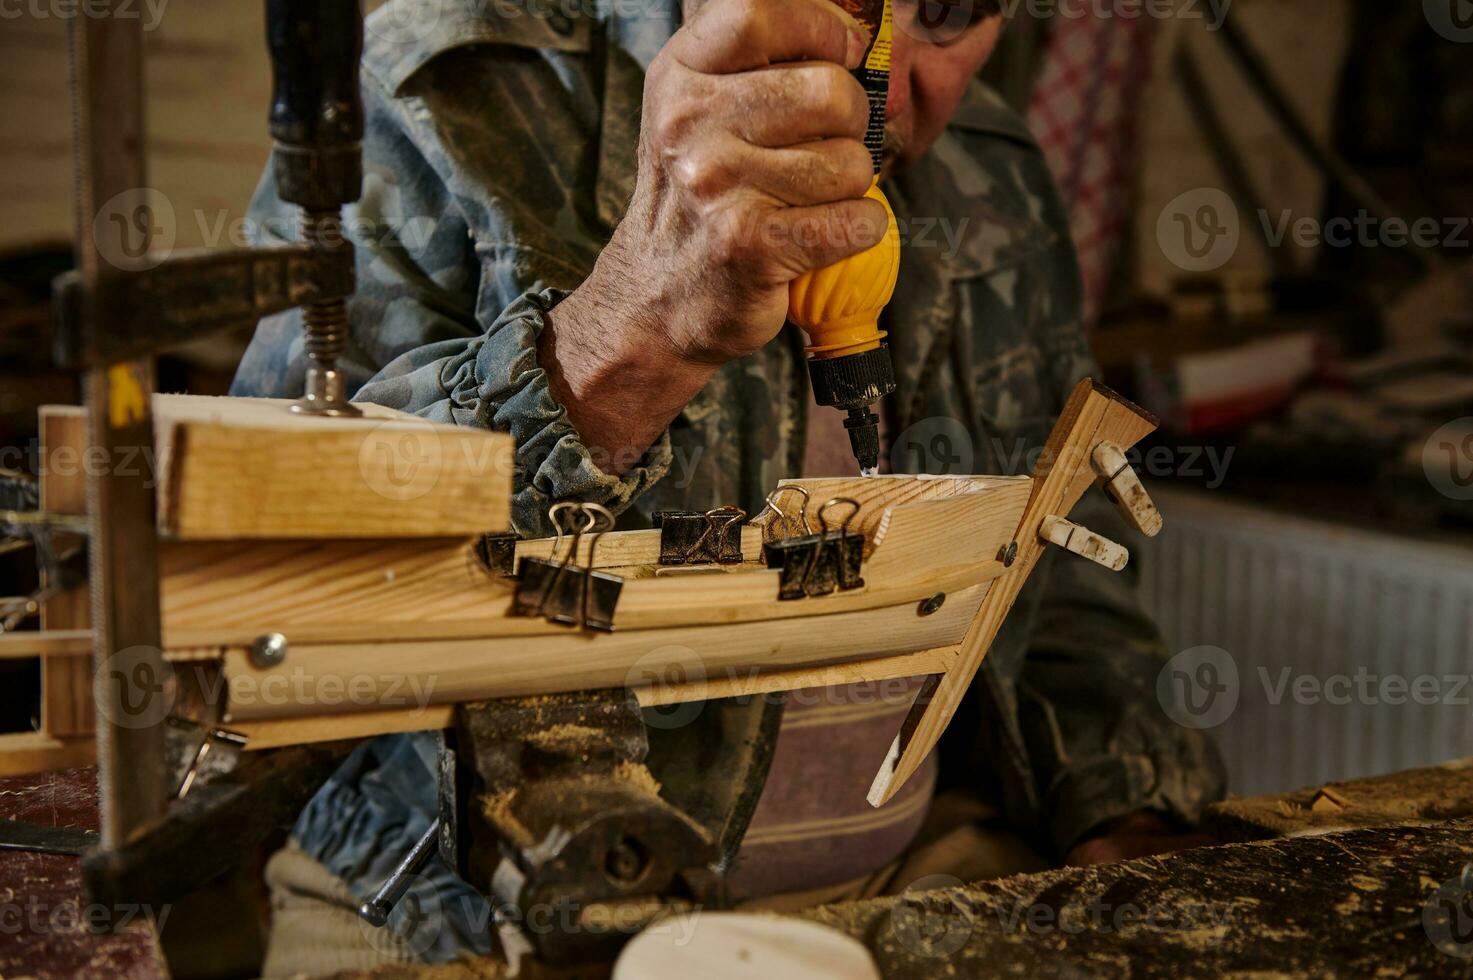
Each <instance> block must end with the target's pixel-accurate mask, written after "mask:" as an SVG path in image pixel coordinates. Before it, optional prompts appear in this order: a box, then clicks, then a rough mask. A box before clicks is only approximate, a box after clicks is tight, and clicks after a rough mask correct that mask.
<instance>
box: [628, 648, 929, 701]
mask: <svg viewBox="0 0 1473 980" xmlns="http://www.w3.org/2000/svg"><path fill="white" fill-rule="evenodd" d="M957 653H958V648H957V647H942V648H941V649H939V650H920V651H917V652H915V653H900V654H896V655H895V656H893V657H875V658H874V659H873V660H856V661H851V662H849V663H839V664H823V665H821V666H818V667H794V668H790V669H785V670H783V669H780V670H760V671H759V670H752V671H733V672H729V673H727V674H725V675H723V676H719V677H707V678H703V679H700V680H693V681H688V682H686V683H681V684H675V683H670V684H663V683H655V684H647V685H644V686H641V687H636V688H634V694H635V696H636V697H638V698H639V705H640V707H642V708H648V707H652V706H658V705H663V704H682V703H685V702H687V701H709V700H712V699H715V698H734V697H739V696H742V695H751V694H771V693H774V692H776V691H801V690H804V689H806V688H810V687H840V686H843V685H846V684H860V683H864V682H866V681H885V680H892V679H894V678H897V677H922V676H924V675H926V674H938V673H945V672H946V671H947V670H949V669H951V666H952V665H953V664H955V663H956V658H957Z"/></svg>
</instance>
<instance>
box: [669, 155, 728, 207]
mask: <svg viewBox="0 0 1473 980" xmlns="http://www.w3.org/2000/svg"><path fill="white" fill-rule="evenodd" d="M671 171H672V174H673V176H674V177H675V179H676V180H677V181H678V182H679V183H680V186H682V187H683V188H685V190H686V192H687V193H688V194H690V195H691V196H692V197H694V198H695V199H696V200H698V201H715V200H718V199H720V198H722V197H724V196H725V195H726V194H728V193H730V192H731V191H734V190H737V189H738V188H740V187H741V186H742V185H743V183H744V174H743V172H742V171H743V168H742V164H741V160H740V159H739V157H738V155H737V154H736V153H735V152H733V149H732V147H731V146H730V145H727V144H722V143H717V142H710V143H707V144H705V145H703V146H698V147H695V148H693V149H690V150H687V151H686V152H685V153H683V154H681V155H679V156H678V157H675V158H674V159H673V160H672V166H671Z"/></svg>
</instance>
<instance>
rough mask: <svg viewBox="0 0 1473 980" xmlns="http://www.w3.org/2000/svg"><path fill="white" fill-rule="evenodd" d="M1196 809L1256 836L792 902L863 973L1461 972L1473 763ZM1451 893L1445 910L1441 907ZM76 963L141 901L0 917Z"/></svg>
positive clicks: (17, 969)
mask: <svg viewBox="0 0 1473 980" xmlns="http://www.w3.org/2000/svg"><path fill="white" fill-rule="evenodd" d="M94 778H95V774H94V772H93V770H91V769H71V770H63V771H60V772H57V773H51V774H44V775H38V776H26V777H15V778H11V779H6V780H0V817H3V818H11V819H23V820H28V821H30V822H33V823H47V824H54V825H70V826H95V824H96V788H95V784H94V783H93V782H92V780H93V779H94ZM1210 825H1211V826H1213V827H1214V828H1215V829H1216V830H1217V832H1218V833H1219V834H1220V835H1223V836H1231V837H1234V838H1238V839H1243V838H1264V839H1258V840H1246V841H1244V842H1240V843H1233V844H1225V845H1222V846H1218V847H1210V848H1199V849H1197V850H1193V851H1183V852H1180V853H1177V854H1171V855H1165V856H1162V857H1153V858H1142V859H1138V860H1134V861H1126V862H1122V863H1119V864H1112V865H1101V866H1096V867H1090V868H1065V869H1059V870H1054V871H1044V872H1039V873H1036V874H1028V875H1017V876H1014V877H1011V878H1005V879H1001V880H997V881H988V882H980V883H976V884H971V885H958V886H957V887H953V888H945V889H940V890H935V891H928V892H925V893H923V894H910V895H903V896H900V897H891V898H877V899H872V900H869V901H864V902H853V903H846V904H840V905H831V906H825V907H823V908H819V909H814V910H811V911H808V912H805V913H803V914H802V916H801V917H802V918H805V919H809V920H811V921H814V922H818V923H821V924H823V925H826V926H829V927H831V928H834V929H837V930H839V931H841V932H843V933H845V934H847V935H850V936H853V937H855V938H856V939H858V940H859V941H860V942H862V943H863V944H864V945H865V946H866V947H867V948H868V949H869V950H870V952H871V955H872V956H873V957H874V959H875V962H876V964H877V965H878V967H879V969H880V971H881V974H882V975H883V976H885V977H887V978H892V977H893V978H897V980H909V978H916V980H921V978H924V980H930V978H933V977H943V976H957V977H994V976H996V977H1005V976H1019V977H1043V976H1050V977H1054V976H1057V977H1075V976H1078V977H1085V976H1088V977H1100V976H1105V977H1126V976H1129V977H1174V976H1184V975H1189V976H1215V975H1222V974H1231V973H1254V974H1269V973H1271V974H1273V975H1275V976H1303V977H1318V976H1330V975H1338V976H1369V975H1379V976H1439V977H1442V976H1446V977H1473V886H1464V884H1463V875H1464V874H1465V869H1468V868H1469V865H1470V864H1473V767H1469V766H1467V765H1453V766H1448V767H1438V768H1434V769H1425V770H1414V771H1411V772H1407V773H1399V774H1394V775H1391V776H1383V777H1377V778H1374V779H1367V780H1356V781H1350V782H1345V783H1334V784H1329V785H1327V786H1323V787H1315V788H1312V789H1307V790H1300V791H1295V792H1292V793H1286V794H1280V795H1278V796H1273V797H1259V798H1253V799H1233V800H1229V801H1226V802H1225V803H1223V804H1219V805H1218V806H1217V807H1215V808H1214V810H1213V814H1212V819H1211V820H1210ZM1334 827H1340V828H1347V827H1348V828H1350V829H1330V828H1334ZM1283 835H1289V836H1283ZM1469 874H1470V875H1473V871H1469ZM0 881H3V882H4V883H5V884H4V888H5V894H7V895H9V896H10V898H9V902H10V904H11V905H12V906H14V907H16V908H19V909H21V910H24V909H25V908H26V906H27V903H29V902H31V901H32V896H34V902H35V903H36V904H37V905H45V906H47V907H49V908H52V909H58V908H61V907H63V906H65V905H67V904H68V903H70V905H71V906H74V907H75V906H78V905H79V903H80V902H81V899H80V883H81V877H80V873H79V862H78V860H77V859H76V858H71V857H64V856H59V855H49V854H35V853H27V852H15V851H9V852H0ZM1469 881H1470V882H1473V877H1470V879H1469ZM1429 907H1431V908H1432V909H1433V910H1434V914H1431V915H1429V913H1428V909H1429ZM1438 909H1441V910H1442V912H1443V913H1444V914H1443V916H1442V917H1441V918H1439V917H1438V915H1437V914H1435V913H1436V911H1437V910H1438ZM1459 909H1460V910H1461V913H1460V914H1461V915H1462V918H1461V919H1457V920H1449V919H1448V918H1447V916H1446V914H1445V913H1447V912H1458V911H1459ZM71 921H73V922H76V921H78V919H77V916H75V915H73V916H71ZM0 925H7V923H0ZM1439 944H1440V945H1441V947H1442V948H1439ZM79 972H80V974H81V975H93V974H98V973H100V974H106V975H115V976H127V977H138V978H145V977H163V976H166V973H165V972H164V965H163V961H162V957H161V955H160V953H159V948H158V943H157V940H156V937H155V935H154V932H153V929H152V927H151V926H149V925H148V924H147V923H144V922H142V921H135V923H133V924H130V926H129V927H128V928H127V929H126V930H125V931H124V932H123V933H122V934H120V935H112V936H98V935H92V934H89V933H87V932H86V931H85V930H83V929H82V928H80V927H77V928H73V929H60V930H56V931H54V932H50V933H44V934H37V933H35V932H33V931H30V930H27V929H25V928H22V929H20V930H14V929H11V928H9V927H8V925H7V928H4V929H0V975H4V976H12V975H16V974H26V975H33V976H37V977H43V978H44V977H53V976H54V977H62V976H75V975H79ZM499 975H501V972H500V969H499V967H498V965H496V964H494V963H492V962H490V961H482V962H475V963H465V964H458V965H451V966H440V967H428V966H397V967H383V968H380V969H379V970H376V971H373V972H372V973H367V974H357V975H355V976H361V977H370V976H371V977H374V978H376V980H384V978H394V977H397V978H416V980H470V978H476V980H485V978H487V977H494V976H499ZM580 975H582V974H580ZM590 975H594V976H596V975H599V974H598V973H597V972H595V973H593V974H590Z"/></svg>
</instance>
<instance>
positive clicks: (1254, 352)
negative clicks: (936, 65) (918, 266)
mask: <svg viewBox="0 0 1473 980" xmlns="http://www.w3.org/2000/svg"><path fill="white" fill-rule="evenodd" d="M370 6H376V4H372V3H371V4H370ZM1004 6H1005V9H1009V10H1013V11H1014V14H1013V19H1012V24H1011V25H1010V27H1009V29H1008V31H1007V33H1006V34H1005V37H1004V41H1003V44H1002V47H1001V49H1000V51H999V54H998V56H997V58H996V59H995V60H994V61H993V62H992V63H991V64H990V65H989V66H988V69H987V77H988V80H989V81H990V82H991V83H992V84H994V85H995V86H996V87H997V88H998V89H999V90H1000V91H1001V92H1002V93H1003V94H1004V95H1005V96H1006V97H1007V98H1008V99H1009V100H1010V101H1011V102H1012V103H1013V104H1014V105H1016V106H1017V107H1018V109H1019V111H1020V112H1022V113H1023V114H1024V115H1025V116H1026V117H1027V119H1028V121H1029V124H1030V126H1031V128H1032V129H1033V132H1034V133H1035V134H1036V136H1037V137H1038V139H1039V141H1040V144H1041V145H1042V147H1043V149H1044V151H1045V153H1046V154H1047V155H1048V158H1049V161H1050V164H1051V166H1052V167H1053V169H1054V172H1055V175H1056V177H1057V178H1058V181H1059V184H1060V187H1061V190H1062V192H1063V194H1064V198H1065V202H1066V204H1067V206H1068V208H1069V210H1070V214H1071V222H1072V225H1073V228H1074V233H1075V237H1076V240H1077V242H1078V244H1079V249H1080V256H1081V265H1082V268H1083V272H1084V278H1085V288H1086V294H1087V297H1088V307H1089V320H1090V323H1089V329H1090V333H1091V336H1092V338H1093V341H1094V345H1095V349H1096V352H1097V355H1098V358H1099V361H1100V363H1101V366H1102V369H1103V372H1104V376H1105V380H1106V381H1107V382H1108V383H1110V384H1111V385H1113V386H1115V387H1117V388H1119V389H1120V390H1121V391H1123V392H1125V393H1127V394H1129V395H1131V396H1132V397H1134V398H1135V399H1136V400H1138V401H1140V402H1141V403H1142V404H1144V405H1146V406H1147V407H1148V408H1150V409H1152V410H1153V411H1155V412H1156V413H1158V414H1159V415H1160V416H1161V418H1162V419H1163V422H1164V425H1163V430H1162V432H1161V433H1160V435H1159V436H1158V437H1157V438H1156V439H1155V440H1154V441H1153V442H1152V443H1151V444H1150V446H1149V447H1148V448H1147V449H1146V451H1145V452H1143V453H1142V454H1141V455H1140V457H1139V458H1138V459H1137V460H1136V462H1137V464H1138V466H1139V468H1140V469H1141V470H1142V472H1143V474H1144V475H1145V477H1146V482H1147V485H1148V486H1149V487H1150V488H1151V490H1152V492H1153V493H1154V494H1155V495H1156V496H1157V500H1158V502H1159V503H1160V504H1161V508H1162V510H1163V512H1164V513H1165V515H1166V520H1167V530H1166V532H1165V533H1164V534H1163V535H1162V537H1161V538H1160V539H1158V541H1157V542H1156V543H1155V544H1154V545H1153V547H1152V548H1151V549H1149V550H1148V551H1147V552H1146V553H1145V554H1144V555H1142V556H1141V557H1142V563H1143V567H1144V569H1145V596H1146V599H1147V601H1148V603H1149V605H1150V606H1151V608H1152V611H1153V612H1154V613H1155V615H1156V616H1157V617H1158V619H1159V621H1160V622H1161V624H1162V626H1163V628H1164V629H1165V631H1166V633H1167V636H1168V639H1169V642H1170V643H1171V646H1172V650H1173V651H1179V652H1183V653H1185V654H1188V655H1189V659H1191V662H1192V663H1194V664H1200V663H1203V662H1210V663H1211V664H1212V665H1213V669H1214V670H1215V671H1217V674H1215V676H1218V677H1222V678H1224V680H1226V679H1227V674H1226V672H1227V671H1234V672H1236V680H1235V681H1234V685H1233V687H1234V700H1233V704H1232V706H1231V707H1229V708H1228V710H1227V711H1226V714H1225V715H1224V716H1223V717H1210V718H1204V719H1202V720H1201V723H1202V724H1204V725H1207V724H1210V725H1211V726H1212V727H1213V728H1214V730H1215V731H1216V733H1217V734H1218V736H1219V739H1220V741H1221V744H1222V746H1223V749H1224V752H1225V754H1226V755H1227V757H1228V760H1229V765H1230V769H1231V774H1232V788H1233V789H1234V790H1235V791H1236V792H1240V793H1252V792H1265V791H1270V790H1280V789H1287V788H1290V787H1297V786H1303V785H1309V784H1312V783H1315V782H1318V781H1321V780H1325V779H1329V778H1346V777H1353V776H1357V775H1361V774H1369V773H1382V772H1391V771H1396V770H1399V769H1404V768H1407V767H1410V766H1415V765H1421V764H1429V763H1435V762H1440V761H1443V760H1446V759H1448V758H1452V757H1456V756H1459V755H1466V754H1468V748H1469V746H1470V745H1473V712H1470V711H1469V710H1468V704H1469V700H1468V699H1469V698H1470V697H1473V691H1470V690H1462V692H1461V695H1460V696H1459V695H1458V692H1457V691H1452V690H1450V686H1449V685H1450V682H1449V680H1448V678H1454V679H1456V678H1457V677H1459V676H1461V677H1463V678H1464V680H1465V681H1466V679H1467V675H1468V673H1469V671H1470V664H1473V561H1470V558H1473V550H1470V548H1473V520H1470V518H1473V370H1470V366H1473V265H1470V258H1473V228H1470V226H1469V216H1470V215H1473V6H1470V5H1469V3H1468V2H1467V0H1425V2H1420V0H1403V2H1397V3H1387V2H1385V0H1155V2H1151V3H1149V4H1147V5H1146V6H1147V7H1148V8H1149V9H1150V10H1152V11H1155V12H1157V13H1158V14H1164V15H1158V16H1142V15H1140V8H1141V5H1140V4H1139V3H1136V2H1135V0H1087V2H1084V0H1081V2H1080V3H1078V4H1077V5H1076V4H1075V3H1073V2H1072V0H1071V2H1053V0H1032V2H1029V0H1009V2H1005V4H1004ZM140 10H141V11H142V14H143V16H145V17H148V16H150V14H151V12H152V11H154V10H158V11H161V16H159V17H158V20H157V23H156V24H154V25H152V26H151V28H150V29H149V30H148V32H147V34H146V37H147V44H148V66H147V76H148V96H149V113H150V116H149V120H148V124H149V130H150V143H149V151H150V169H151V179H152V182H153V186H154V188H155V189H156V190H157V192H158V194H157V196H156V197H157V200H160V201H162V202H164V203H163V204H162V205H161V206H160V210H159V217H160V219H161V227H163V228H164V234H163V235H161V236H160V237H159V239H158V241H157V242H156V244H161V245H164V246H169V247H173V248H193V247H228V246H230V245H232V244H240V243H241V240H240V236H241V234H242V229H243V222H244V214H245V205H246V203H247V201H248V200H249V198H250V195H251V192H252V190H253V189H254V187H255V185H256V182H257V179H258V177H259V175H260V173H261V170H262V167H263V165H264V163H265V162H266V159H267V153H268V141H267V138H266V130H265V109H266V104H267V97H268V90H269V78H268V73H267V64H266V52H265V45H264V40H263V37H262V33H263V31H262V11H261V6H260V4H257V3H164V4H163V5H160V4H159V3H155V4H152V5H149V4H140ZM1060 10H1066V11H1070V12H1071V13H1077V12H1081V11H1082V12H1084V14H1085V15H1084V16H1065V15H1063V14H1061V13H1060V12H1059V11H1060ZM1132 11H1135V16H1131V15H1130V14H1131V12H1132ZM12 13H14V14H15V16H12ZM66 27H67V24H66V21H65V20H64V19H62V18H60V17H58V16H56V15H54V14H53V15H51V16H45V15H44V14H37V13H36V12H35V11H34V10H33V9H32V8H22V7H19V6H17V7H16V8H15V10H14V11H11V12H8V13H6V14H5V15H4V19H3V20H0V131H3V132H4V134H5V136H4V139H5V151H4V152H5V162H6V166H5V168H4V169H5V174H6V177H7V179H6V180H5V181H3V182H0V216H3V217H0V349H3V355H4V356H3V361H0V447H3V450H0V451H3V453H4V456H3V458H0V466H4V467H8V468H11V469H22V470H27V469H31V470H33V469H34V464H35V459H34V453H33V452H32V449H31V447H33V445H34V439H35V435H36V408H37V406H38V405H41V404H44V403H49V402H71V401H75V400H76V398H77V387H76V377H75V376H74V375H72V374H68V373H64V372H60V371H57V370H55V369H54V368H53V367H52V366H51V361H50V356H49V351H50V341H49V332H50V328H49V323H50V319H49V309H48V306H49V283H50V280H51V278H52V277H53V276H54V275H56V274H57V273H59V272H61V271H63V270H65V269H67V268H68V267H69V266H70V263H71V250H70V246H69V244H68V243H69V239H70V237H71V233H72V227H73V221H74V218H73V214H72V199H71V195H72V178H71V165H72V161H71V146H70V125H71V124H70V109H69V103H68V96H67V79H66V43H67V40H66ZM490 124H494V123H490V122H489V121H488V125H490ZM246 339H247V338H246V336H245V335H241V336H236V337H231V338H228V339H216V340H211V341H209V342H208V343H204V344H197V345H194V346H190V347H187V348H184V349H180V350H178V351H176V352H174V353H173V354H172V355H171V356H169V357H167V358H165V359H164V360H163V362H162V363H161V367H160V387H161V388H162V389H163V390H166V391H190V392H195V393H203V394H223V393H224V392H225V390H226V388H227V386H228V383H229V380H230V377H231V374H232V372H233V369H234V366H235V363H236V361H237V359H238V358H239V356H240V354H241V351H242V350H243V347H244V344H245V341H246ZM0 563H3V568H0V593H3V594H5V595H8V596H24V595H26V594H27V593H28V592H29V591H30V590H31V589H34V588H35V582H34V579H33V577H32V569H31V568H30V558H29V556H28V555H24V554H11V555H5V556H3V557H0ZM1203 648H1207V649H1206V650H1205V651H1204V649H1203ZM1224 657H1225V658H1226V659H1224ZM1192 658H1194V659H1192ZM0 669H3V670H4V671H6V672H7V674H6V676H5V677H3V678H0V728H3V729H6V730H24V729H26V728H28V727H30V726H31V725H32V724H33V723H34V716H35V713H36V711H37V707H36V704H37V701H36V690H37V681H36V679H35V665H34V664H33V663H26V662H20V661H15V662H10V663H8V664H4V665H0ZM1388 675H1390V676H1395V677H1400V678H1401V679H1402V688H1403V689H1402V690H1401V693H1400V694H1399V695H1398V694H1396V693H1395V691H1392V692H1391V693H1388V692H1387V691H1386V689H1385V686H1384V685H1380V684H1379V681H1380V679H1382V678H1385V677H1387V676H1388ZM1341 676H1344V677H1346V678H1349V679H1350V680H1351V681H1352V682H1355V680H1356V678H1358V677H1370V678H1372V679H1373V680H1371V682H1370V683H1371V684H1372V685H1379V686H1375V688H1374V691H1375V693H1374V694H1373V696H1371V697H1369V698H1367V697H1365V696H1361V695H1355V694H1354V693H1353V692H1352V698H1351V702H1350V703H1349V704H1344V703H1338V702H1339V701H1340V697H1339V696H1338V694H1337V693H1336V692H1337V691H1338V687H1336V686H1335V685H1334V684H1333V683H1326V681H1327V680H1329V679H1333V678H1338V677H1341ZM1306 677H1307V678H1310V679H1311V680H1314V681H1317V682H1318V684H1319V689H1318V692H1317V693H1316V692H1315V691H1313V690H1311V689H1310V687H1304V686H1303V685H1300V684H1298V681H1299V680H1300V679H1302V678H1306ZM1421 677H1433V678H1438V679H1439V680H1440V687H1439V691H1440V694H1439V698H1438V701H1437V703H1435V704H1425V703H1419V698H1418V696H1417V695H1416V693H1415V690H1408V689H1406V688H1408V686H1409V685H1410V684H1411V683H1412V682H1415V681H1416V679H1417V678H1421ZM1312 686H1313V685H1311V687H1312ZM1285 699H1298V703H1299V704H1300V705H1301V706H1302V708H1303V710H1295V711H1276V710H1273V709H1274V708H1275V707H1277V706H1278V705H1279V704H1281V703H1283V701H1284V700H1285Z"/></svg>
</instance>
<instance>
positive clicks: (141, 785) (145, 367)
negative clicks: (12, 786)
mask: <svg viewBox="0 0 1473 980" xmlns="http://www.w3.org/2000/svg"><path fill="white" fill-rule="evenodd" d="M125 14H126V12H125V11H123V10H122V9H121V3H120V2H119V0H99V2H98V3H96V4H95V5H94V7H93V8H91V9H90V10H89V15H88V16H86V17H76V18H73V19H72V20H71V23H70V30H71V52H70V53H71V70H72V86H71V88H72V101H73V107H74V124H75V133H74V136H75V139H74V144H75V149H76V177H77V188H76V190H77V193H76V201H77V234H76V250H77V268H78V270H79V271H80V273H81V276H82V282H83V285H84V288H85V289H86V290H87V296H88V300H87V305H86V308H85V311H84V316H86V317H87V319H88V321H89V322H90V325H91V327H92V330H91V332H92V333H93V334H94V335H97V334H101V333H103V332H104V331H105V330H106V319H105V318H106V316H107V315H108V311H107V310H104V309H100V308H99V307H98V305H97V304H95V303H93V302H92V300H91V297H92V296H95V295H96V289H97V287H98V284H99V283H102V282H105V281H107V280H108V279H110V278H113V277H117V276H122V275H125V274H126V270H124V269H120V268H118V267H117V265H115V264H114V263H115V262H117V261H119V259H118V257H119V256H132V255H137V254H139V249H140V243H139V242H138V241H137V236H138V235H139V234H140V233H141V234H142V235H143V239H144V240H143V242H142V246H141V247H142V248H145V249H146V248H147V245H148V244H149V237H150V236H151V234H152V233H153V231H154V220H155V219H154V216H153V214H152V212H151V211H149V210H148V208H147V206H146V204H145V203H144V189H145V188H147V185H148V180H147V171H146V166H145V156H144V150H145V147H144V141H145V127H144V112H143V34H142V26H141V23H140V21H139V20H138V18H136V17H130V16H126V15H125ZM119 202H123V203H122V204H120V203H119ZM104 208H106V209H107V211H108V213H107V214H106V215H104V214H102V213H101V212H102V210H103V209H104ZM118 218H121V219H122V220H118ZM109 257H111V258H112V261H109ZM153 387H154V386H153V359H152V358H151V357H146V358H140V359H138V360H133V361H124V362H121V363H117V364H112V365H104V366H100V367H97V368H94V369H91V370H89V371H88V372H87V377H86V395H87V419H88V442H89V451H90V452H92V453H95V454H97V455H98V456H99V458H102V459H107V460H117V459H122V458H124V457H123V453H124V452H127V453H137V454H140V455H142V457H143V458H145V459H148V458H152V453H153V414H152V404H151V396H152V391H153ZM89 458H90V457H89ZM128 458H132V457H131V456H129V457H128ZM120 470H121V472H120ZM87 514H88V519H89V527H90V536H91V542H92V546H91V549H90V561H91V576H90V577H91V596H92V628H93V659H94V668H93V669H94V674H95V675H97V679H98V680H99V681H100V683H95V684H94V685H93V688H94V690H95V691H96V693H97V696H98V703H97V763H98V769H97V778H98V790H99V795H100V798H101V810H102V813H101V828H102V841H103V844H104V846H106V847H117V846H119V845H121V844H123V843H124V842H126V841H127V840H128V838H129V837H130V836H131V835H132V834H133V833H134V832H135V831H137V830H138V829H139V828H141V827H143V826H144V825H145V824H147V823H149V822H151V821H152V820H154V819H155V818H157V817H158V816H159V815H161V814H162V813H163V809H164V801H165V788H164V781H163V771H162V768H161V767H160V766H159V764H158V762H159V760H160V759H162V758H163V757H164V740H163V729H162V728H161V727H160V726H159V725H158V724H149V723H147V722H148V714H149V713H150V708H155V709H156V705H154V704H151V703H150V701H151V699H154V698H157V697H160V696H162V695H161V688H162V686H163V680H164V677H165V674H164V663H163V652H162V650H161V649H160V629H159V594H158V557H157V553H158V542H157V535H156V531H155V524H154V491H153V488H152V487H151V486H149V485H148V484H147V483H146V482H145V481H144V479H143V476H142V474H141V473H133V472H130V471H129V470H128V468H120V467H113V466H102V467H95V468H89V475H88V480H87ZM140 697H141V698H143V699H144V700H143V701H141V702H140V700H139V699H140ZM140 704H142V705H143V708H142V710H143V712H144V713H143V714H140V708H139V706H140ZM129 722H132V723H129Z"/></svg>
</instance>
